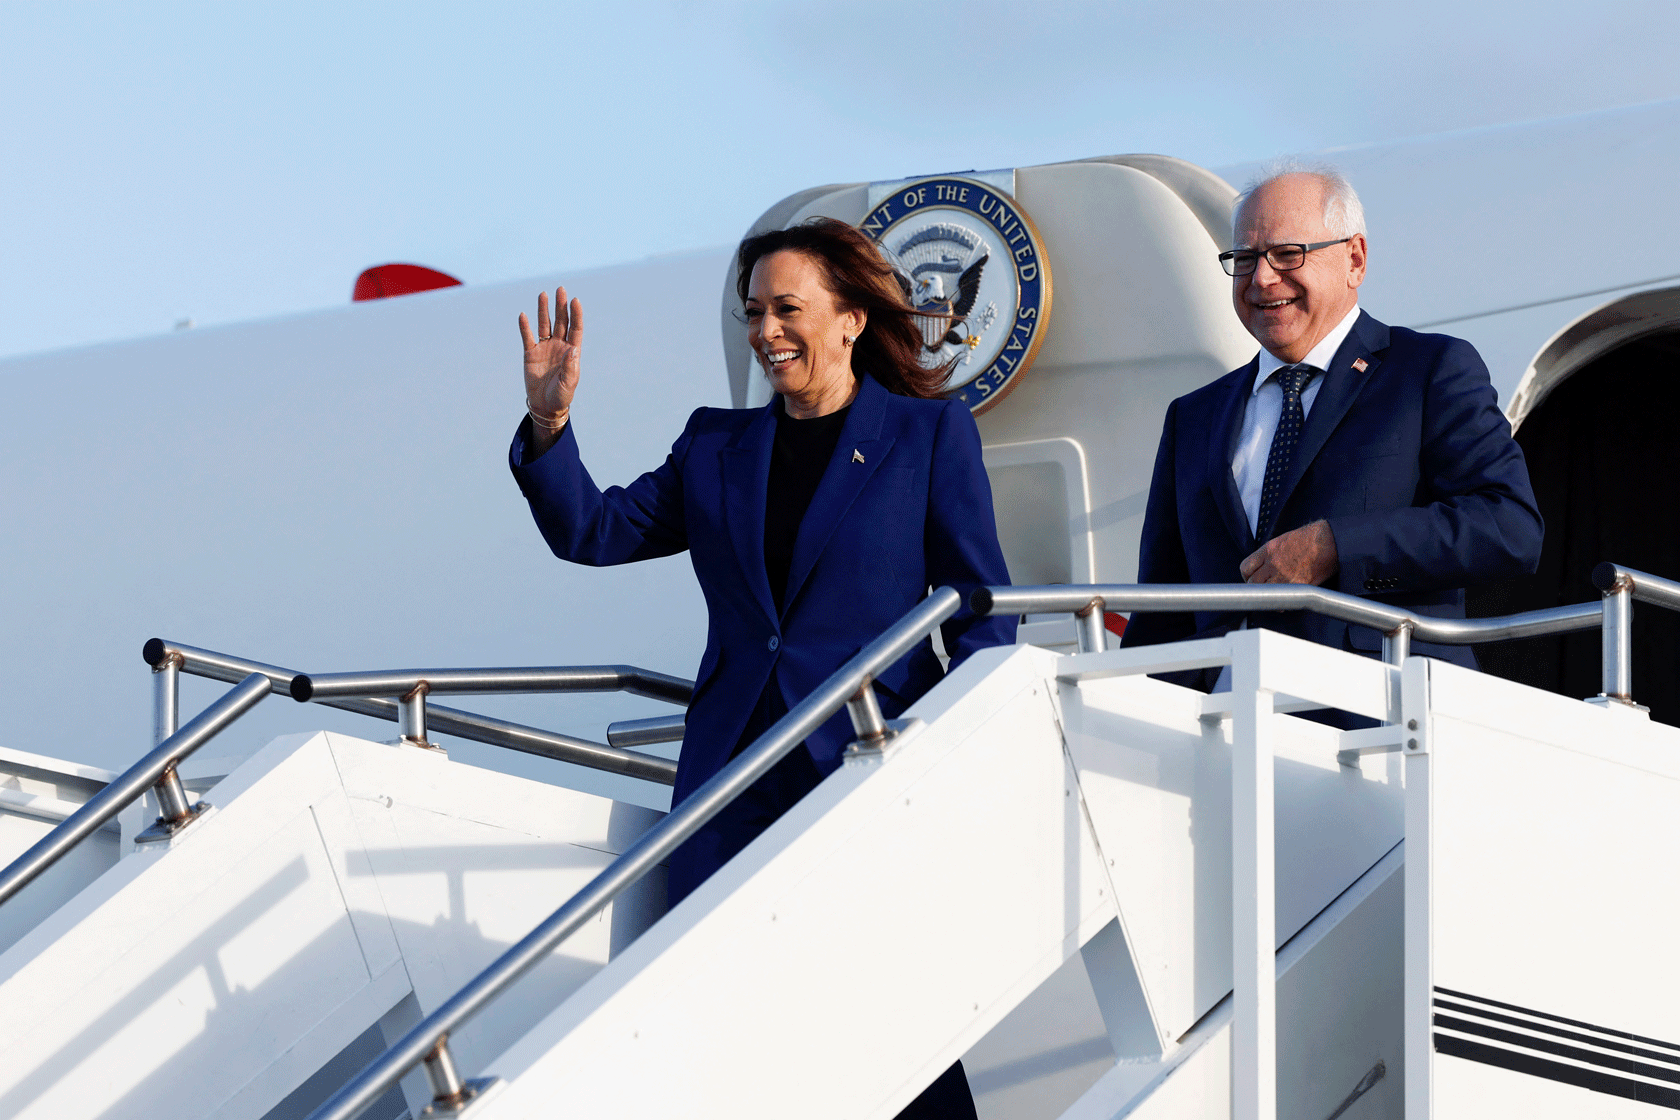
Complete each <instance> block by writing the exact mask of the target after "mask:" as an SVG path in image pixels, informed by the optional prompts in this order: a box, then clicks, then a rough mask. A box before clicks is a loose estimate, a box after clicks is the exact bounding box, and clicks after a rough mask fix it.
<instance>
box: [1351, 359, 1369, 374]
mask: <svg viewBox="0 0 1680 1120" xmlns="http://www.w3.org/2000/svg"><path fill="white" fill-rule="evenodd" d="M1370 364H1371V363H1369V362H1367V361H1366V360H1365V359H1364V358H1355V359H1354V360H1353V368H1354V369H1356V370H1358V371H1359V372H1360V373H1364V372H1365V370H1366V368H1367V367H1368V366H1369V365H1370Z"/></svg>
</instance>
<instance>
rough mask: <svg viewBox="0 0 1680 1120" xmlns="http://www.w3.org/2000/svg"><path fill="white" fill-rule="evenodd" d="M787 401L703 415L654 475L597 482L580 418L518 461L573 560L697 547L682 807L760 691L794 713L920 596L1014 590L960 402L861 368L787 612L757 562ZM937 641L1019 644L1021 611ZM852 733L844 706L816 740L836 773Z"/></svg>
mask: <svg viewBox="0 0 1680 1120" xmlns="http://www.w3.org/2000/svg"><path fill="white" fill-rule="evenodd" d="M781 407H782V405H781V399H780V398H779V397H778V398H776V399H775V400H773V401H772V402H771V403H770V404H769V405H766V406H765V407H763V408H757V409H721V408H702V409H698V410H697V411H695V413H694V415H693V416H691V417H689V420H688V426H687V427H686V428H685V429H684V430H683V433H682V436H681V437H679V438H678V440H677V442H676V443H675V444H674V445H672V447H671V454H670V456H669V457H667V458H666V460H665V463H664V465H662V466H661V467H659V469H657V470H654V471H650V472H648V473H647V474H644V475H642V476H641V477H640V478H638V479H637V480H636V481H635V482H632V483H631V484H630V485H629V486H627V487H618V486H613V487H609V488H608V489H607V490H605V491H602V490H600V489H599V488H598V487H597V486H596V485H595V483H594V480H592V479H591V478H590V477H589V472H588V471H587V470H586V469H585V468H584V466H583V461H582V460H581V459H580V458H579V454H578V443H577V437H576V435H575V431H574V429H575V425H568V426H567V427H566V429H565V431H563V432H562V433H561V435H560V439H559V441H558V442H556V443H555V445H554V446H553V447H552V448H550V449H549V450H548V452H546V453H545V454H544V455H542V456H541V457H539V458H537V459H536V460H535V461H533V462H530V463H526V462H524V461H523V460H524V452H525V447H524V438H525V433H526V432H527V431H528V430H529V429H528V426H527V425H528V422H527V424H522V425H521V427H520V431H519V434H518V435H516V436H515V438H514V441H513V447H512V449H511V451H510V462H511V465H512V467H513V474H514V477H515V478H516V479H517V480H518V482H519V488H520V489H521V490H522V491H523V492H524V494H525V497H526V499H527V500H528V501H529V502H530V503H531V513H532V515H533V516H534V517H535V518H536V521H537V527H538V528H540V529H541V530H542V534H543V537H544V539H545V540H547V541H548V544H549V547H550V548H552V549H553V550H554V554H555V555H556V556H558V557H560V558H561V559H563V560H571V561H574V562H576V563H579V564H593V565H606V564H625V563H629V562H631V561H634V560H645V559H648V558H650V557H654V556H668V555H670V554H671V553H674V552H681V551H682V550H683V549H687V550H688V552H689V556H690V558H691V559H692V561H693V563H694V572H695V575H696V576H698V577H699V581H700V588H701V590H702V591H703V592H704V593H705V596H706V607H707V611H708V626H707V634H706V652H705V655H704V656H703V657H701V659H700V669H699V672H698V673H697V674H696V679H695V690H694V700H693V703H692V704H691V706H690V707H689V711H688V720H687V730H686V733H685V735H684V738H683V748H682V754H681V756H680V758H679V760H678V763H677V783H676V790H675V791H674V794H673V802H672V803H673V804H675V803H676V802H678V801H681V800H682V799H683V798H684V797H686V796H688V795H689V794H690V793H692V792H693V791H694V790H695V789H696V788H698V787H699V786H700V785H702V784H703V783H704V782H705V781H706V780H707V779H709V778H710V777H712V775H714V774H716V773H717V772H718V771H719V770H720V769H722V768H723V765H724V764H725V763H726V762H727V761H728V760H729V757H730V753H731V752H732V751H733V750H734V748H735V746H736V743H737V741H738V740H739V738H740V736H741V734H742V732H743V730H744V729H745V728H746V726H747V721H748V719H749V717H750V716H751V715H752V713H753V711H754V708H755V706H756V705H757V703H758V699H759V696H760V694H761V693H763V692H764V690H765V688H766V686H767V685H771V684H773V685H774V687H775V688H776V689H778V690H779V691H780V694H781V698H782V700H783V702H784V703H785V704H786V705H787V706H788V707H791V706H792V705H794V704H797V703H798V702H799V701H800V700H802V699H804V698H805V696H806V695H807V694H808V693H810V692H811V691H812V690H813V689H814V688H816V687H817V686H818V685H819V684H821V683H822V682H823V681H824V680H825V679H827V678H828V677H829V676H830V675H831V674H832V673H833V672H834V671H835V670H836V669H838V668H839V667H840V666H841V665H842V664H844V663H845V662H846V660H847V659H848V658H850V657H851V656H852V655H853V654H855V653H857V652H858V650H860V649H862V648H863V646H864V645H866V644H867V643H869V642H870V641H872V640H873V639H875V638H876V637H877V636H879V635H880V633H881V632H882V631H884V630H885V629H886V628H887V627H888V626H890V625H892V624H893V623H894V622H897V621H898V620H899V619H900V618H901V617H903V616H904V614H905V613H906V612H908V611H909V610H910V609H911V608H912V607H914V606H915V605H916V604H917V603H918V602H919V601H921V599H922V598H923V597H924V596H925V595H926V594H927V591H928V589H929V587H942V586H945V585H947V584H948V585H951V586H953V587H956V588H957V589H958V590H959V591H962V592H963V593H964V598H965V600H966V597H967V591H968V590H969V589H970V588H973V587H975V586H978V585H981V584H1005V583H1008V582H1009V572H1008V570H1007V568H1006V567H1005V566H1004V560H1003V552H1002V550H1001V549H1000V548H999V547H998V541H997V525H996V520H995V518H994V515H993V512H992V493H991V485H990V483H989V482H988V481H987V478H986V472H985V468H984V466H983V465H982V463H981V459H980V433H979V430H978V429H977V428H976V427H975V424H974V418H973V416H971V415H970V413H969V411H968V409H967V407H965V406H964V405H963V404H961V403H960V402H958V401H954V400H920V399H916V398H912V397H901V396H897V395H895V394H892V393H889V392H888V391H887V390H886V389H885V388H884V387H883V386H882V385H881V384H880V382H878V381H876V380H875V379H874V378H872V377H868V376H865V377H863V378H862V379H861V381H860V384H859V387H858V395H857V398H856V399H855V400H854V401H853V402H852V406H851V410H850V412H849V413H848V414H847V416H846V421H845V424H844V426H843V427H842V428H841V431H840V439H839V442H838V443H836V445H835V448H834V455H833V458H831V459H830V460H829V463H828V467H827V469H826V471H825V472H824V474H823V476H822V481H821V483H820V484H819V485H818V487H817V491H816V494H815V496H813V497H812V499H811V505H810V508H809V509H808V510H807V511H806V513H805V518H804V520H803V521H802V522H801V523H800V526H799V534H798V537H797V538H796V540H795V543H794V549H793V563H792V567H791V569H790V571H789V573H788V584H787V589H786V593H785V594H784V596H783V599H782V601H783V604H784V605H783V607H782V610H781V611H780V613H778V612H777V610H776V607H775V600H774V599H773V598H772V596H771V594H770V582H769V578H768V576H766V574H765V569H764V517H765V510H764V506H765V493H766V490H767V488H768V485H769V478H770V451H771V447H772V445H773V443H774V441H775V435H776V413H775V410H778V409H780V408H781ZM941 637H942V638H943V639H944V643H945V649H946V650H947V651H948V652H949V653H950V654H951V662H952V665H953V666H954V665H956V664H957V663H959V662H961V661H962V660H963V659H964V658H966V657H968V656H969V655H970V654H972V653H973V652H974V651H975V650H977V649H981V648H983V647H985V646H990V645H1000V644H1010V643H1013V642H1014V640H1015V619H1014V618H1012V617H1011V618H979V617H976V616H974V615H972V614H970V613H968V611H967V610H966V608H965V609H964V611H963V612H962V613H960V614H958V615H956V616H955V617H953V618H952V619H951V620H950V621H948V622H947V623H945V625H944V627H943V630H942V634H941ZM942 675H943V674H942V671H941V669H940V666H939V660H938V658H937V657H935V656H934V653H933V648H932V644H931V642H929V641H926V640H924V641H923V642H922V643H921V644H920V645H918V646H917V647H916V648H915V649H913V650H912V651H911V652H910V653H909V654H907V655H906V656H905V657H904V658H903V659H902V660H900V661H899V662H897V663H896V664H894V665H893V666H892V667H890V668H888V669H887V670H886V671H884V672H883V673H881V675H880V677H879V679H878V680H877V682H876V691H877V694H878V695H879V696H880V698H881V707H882V709H883V710H884V711H885V712H886V714H887V716H888V717H889V718H890V717H892V716H895V715H897V714H898V713H899V712H902V711H903V710H904V709H905V708H907V707H908V706H909V705H910V704H911V703H913V702H914V701H915V700H916V699H917V698H919V697H920V696H921V695H922V694H923V693H924V692H926V691H927V690H928V689H929V688H931V687H933V685H934V684H935V683H936V682H938V680H939V679H940V677H941V676H942ZM851 738H852V731H851V723H850V720H849V718H848V717H847V715H846V713H845V711H844V710H841V711H840V712H838V713H836V714H835V716H834V717H833V718H831V719H830V720H829V721H828V722H827V723H825V724H823V726H822V727H821V728H820V729H818V730H817V731H816V732H815V733H813V734H812V735H811V736H810V737H809V738H808V739H807V740H806V747H807V749H808V750H809V751H810V752H811V757H812V759H813V760H814V761H815V762H816V764H817V767H818V769H819V771H820V772H822V773H824V774H827V773H830V772H832V771H833V770H834V769H835V768H836V767H837V766H838V765H839V762H840V755H841V752H842V751H843V750H844V749H845V746H846V744H847V742H849V741H850V740H851Z"/></svg>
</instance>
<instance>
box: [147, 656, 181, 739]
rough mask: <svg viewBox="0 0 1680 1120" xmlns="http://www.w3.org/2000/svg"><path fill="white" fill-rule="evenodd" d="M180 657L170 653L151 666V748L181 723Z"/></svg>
mask: <svg viewBox="0 0 1680 1120" xmlns="http://www.w3.org/2000/svg"><path fill="white" fill-rule="evenodd" d="M181 661H182V658H181V655H180V654H178V653H170V654H168V655H166V656H165V657H164V659H163V660H162V661H159V662H158V663H157V664H156V665H154V666H152V746H154V747H155V746H157V745H158V744H159V743H161V742H163V741H164V740H165V739H167V738H169V737H170V736H171V735H173V734H175V732H176V731H178V730H180V722H181Z"/></svg>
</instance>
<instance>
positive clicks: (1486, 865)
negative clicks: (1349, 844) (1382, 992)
mask: <svg viewBox="0 0 1680 1120" xmlns="http://www.w3.org/2000/svg"><path fill="white" fill-rule="evenodd" d="M1408 669H1409V670H1410V669H1411V665H1410V664H1408ZM1428 669H1429V689H1428V694H1429V701H1430V705H1429V709H1428V726H1427V728H1426V729H1425V730H1426V732H1427V735H1426V738H1423V739H1422V740H1420V747H1419V749H1418V751H1417V752H1416V753H1415V754H1412V755H1411V756H1410V757H1408V758H1407V765H1408V786H1409V790H1408V796H1409V798H1410V799H1411V800H1413V801H1414V803H1415V804H1414V808H1413V812H1412V813H1411V816H1412V817H1413V818H1414V819H1417V820H1420V821H1426V823H1427V829H1428V832H1427V843H1428V847H1429V850H1430V853H1431V858H1430V860H1429V866H1428V889H1427V890H1426V891H1423V890H1414V891H1412V892H1411V893H1410V896H1409V899H1408V904H1409V905H1408V915H1407V921H1408V938H1409V939H1410V940H1411V941H1412V942H1413V943H1414V944H1415V943H1419V942H1421V943H1424V944H1427V946H1428V950H1429V954H1428V955H1429V959H1428V962H1427V968H1423V967H1417V966H1414V967H1412V968H1410V969H1409V970H1408V976H1407V992H1406V1000H1407V1016H1408V1023H1409V1028H1408V1030H1409V1037H1410V1038H1411V1039H1412V1040H1413V1041H1414V1042H1418V1041H1420V1037H1419V1036H1420V1035H1421V1033H1422V1024H1424V1023H1425V1022H1427V1023H1428V1030H1429V1038H1428V1042H1427V1043H1425V1044H1424V1045H1425V1046H1427V1049H1424V1051H1423V1053H1422V1054H1417V1053H1414V1054H1413V1056H1412V1059H1411V1063H1410V1067H1409V1069H1408V1076H1409V1077H1411V1078H1416V1079H1418V1080H1419V1082H1420V1084H1418V1085H1416V1086H1414V1087H1413V1088H1414V1093H1415V1099H1414V1101H1413V1102H1412V1107H1411V1108H1410V1109H1409V1111H1408V1115H1410V1116H1412V1117H1414V1120H1423V1118H1424V1117H1427V1116H1431V1115H1433V1116H1437V1117H1450V1118H1457V1117H1469V1116H1481V1115H1488V1114H1489V1113H1490V1112H1501V1113H1506V1114H1513V1115H1514V1114H1519V1113H1520V1114H1522V1115H1529V1116H1558V1117H1563V1116H1579V1115H1603V1116H1620V1115H1632V1114H1633V1113H1631V1112H1628V1111H1627V1107H1628V1106H1627V1105H1626V1104H1624V1103H1621V1102H1622V1100H1623V1099H1625V1098H1629V1097H1632V1098H1633V1099H1636V1100H1641V1101H1644V1102H1646V1103H1643V1104H1640V1105H1639V1106H1638V1107H1639V1108H1640V1109H1642V1110H1643V1111H1640V1112H1639V1114H1640V1115H1648V1114H1652V1113H1653V1112H1654V1111H1655V1108H1654V1106H1661V1107H1663V1108H1665V1109H1671V1108H1674V1107H1680V1086H1677V1081H1680V958H1676V956H1675V954H1674V952H1673V945H1672V942H1673V929H1674V923H1675V920H1676V917H1677V916H1680V911H1677V909H1676V904H1675V901H1674V892H1673V889H1672V887H1673V883H1674V861H1675V855H1674V853H1675V852H1676V851H1680V730H1676V729H1675V728H1672V727H1666V726H1663V725H1661V724H1654V723H1651V722H1650V721H1649V720H1647V719H1644V718H1643V717H1641V716H1639V715H1637V714H1636V713H1633V712H1630V711H1627V710H1624V709H1618V708H1614V707H1612V708H1608V709H1607V708H1603V707H1599V706H1595V705H1589V704H1583V703H1581V702H1579V701H1575V700H1570V699H1568V698H1566V697H1560V696H1553V695H1550V694H1545V693H1539V692H1536V691H1534V690H1531V689H1525V688H1522V687H1520V686H1518V685H1514V684H1510V683H1508V682H1504V681H1499V680H1494V679H1490V678H1487V677H1483V676H1480V675H1479V674H1474V673H1470V672H1468V671H1466V670H1463V669H1458V668H1455V667H1453V666H1449V665H1443V664H1439V663H1432V664H1430V665H1429V666H1428ZM1411 695H1412V694H1409V696H1408V699H1409V700H1410V699H1411ZM1410 714H1411V713H1410V712H1408V715H1409V716H1410ZM1409 842H1410V841H1409ZM1420 847H1421V845H1420ZM1421 1048H1422V1047H1414V1050H1415V1049H1421ZM1465 1066H1477V1067H1479V1068H1476V1069H1465V1068H1463V1067H1465ZM1580 1089H1585V1090H1588V1091H1589V1093H1590V1095H1588V1096H1582V1095H1581V1093H1580V1092H1578V1091H1577V1090H1580Z"/></svg>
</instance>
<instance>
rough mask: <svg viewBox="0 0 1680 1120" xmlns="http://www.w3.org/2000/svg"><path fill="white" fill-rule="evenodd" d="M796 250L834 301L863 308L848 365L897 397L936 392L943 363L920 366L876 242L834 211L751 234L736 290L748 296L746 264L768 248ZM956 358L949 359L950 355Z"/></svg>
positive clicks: (894, 281)
mask: <svg viewBox="0 0 1680 1120" xmlns="http://www.w3.org/2000/svg"><path fill="white" fill-rule="evenodd" d="M783 251H787V252H794V253H803V254H804V255H805V256H807V257H809V258H810V259H811V260H813V261H815V262H816V264H817V266H818V267H819V268H821V269H822V273H823V286H824V287H826V288H827V289H828V290H829V292H830V293H832V294H833V296H834V298H835V299H836V300H838V301H839V303H840V306H841V307H845V308H853V307H857V308H862V309H863V310H864V311H867V312H868V313H869V319H868V321H867V322H866V323H864V326H863V334H861V335H859V336H858V340H857V342H856V343H854V344H853V346H852V350H853V357H852V368H853V369H854V370H856V371H859V372H860V373H861V372H868V373H869V374H871V375H872V376H873V377H874V378H875V380H877V381H879V382H880V383H881V384H882V385H884V386H886V388H887V389H888V390H889V391H890V392H894V393H897V394H898V395H899V396H901V397H930V398H937V397H940V396H942V395H943V389H944V387H945V378H946V376H947V375H948V374H949V373H950V368H951V367H950V364H949V363H947V364H946V365H943V366H939V367H936V368H933V369H929V368H928V367H927V366H924V365H922V362H921V355H922V350H923V347H922V329H921V326H920V325H919V324H918V323H917V322H916V311H915V309H913V308H912V307H911V306H910V301H909V299H908V298H907V297H906V296H905V294H904V289H903V287H901V282H900V280H899V278H898V275H897V273H895V272H894V271H893V267H892V265H890V264H888V263H887V260H886V258H885V257H883V256H882V255H881V251H880V249H878V248H877V247H876V245H875V242H873V241H871V240H869V238H868V237H866V236H864V234H863V233H862V231H860V230H858V229H857V228H856V227H855V226H849V225H847V224H846V223H845V222H842V221H837V220H835V219H834V218H811V219H809V220H807V221H804V222H801V223H799V224H798V225H796V226H792V227H790V228H788V229H773V230H770V231H768V232H766V233H759V234H754V235H753V236H752V237H749V238H747V239H746V240H745V241H743V242H741V249H740V252H739V253H738V254H737V256H736V263H737V271H736V274H735V292H736V294H737V295H739V296H740V297H741V303H742V304H743V305H744V304H745V303H746V302H747V288H748V286H749V284H750V283H751V281H752V270H753V266H754V265H756V264H757V263H758V262H759V261H760V260H762V259H764V258H765V257H767V256H769V255H770V254H771V253H780V252H783ZM953 361H955V359H953Z"/></svg>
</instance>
